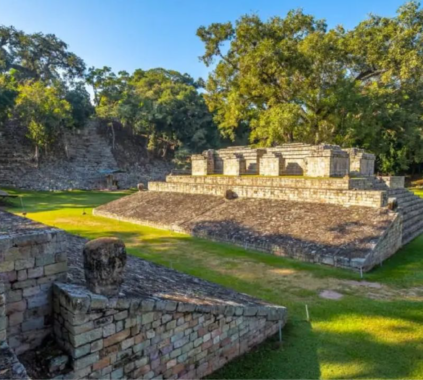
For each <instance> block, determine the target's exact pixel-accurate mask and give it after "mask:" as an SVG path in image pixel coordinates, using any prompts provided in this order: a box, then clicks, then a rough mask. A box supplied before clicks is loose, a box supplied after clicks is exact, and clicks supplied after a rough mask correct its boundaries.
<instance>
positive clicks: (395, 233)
mask: <svg viewBox="0 0 423 380" xmlns="http://www.w3.org/2000/svg"><path fill="white" fill-rule="evenodd" d="M402 236H403V218H402V216H401V215H400V214H397V215H396V218H395V219H394V221H393V222H392V224H391V225H390V226H389V228H387V229H386V230H385V231H384V233H383V235H382V236H381V237H380V238H379V240H378V242H377V244H376V246H375V248H374V250H373V251H372V254H371V255H368V256H367V257H366V258H365V260H363V264H361V267H362V268H363V270H364V271H367V270H370V269H371V268H373V267H374V266H375V265H378V264H381V263H382V262H383V261H385V260H386V259H387V258H389V257H391V256H392V255H393V254H394V253H395V252H397V251H398V249H400V248H401V246H402Z"/></svg>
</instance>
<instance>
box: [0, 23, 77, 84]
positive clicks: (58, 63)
mask: <svg viewBox="0 0 423 380" xmlns="http://www.w3.org/2000/svg"><path fill="white" fill-rule="evenodd" d="M11 69H15V70H16V71H17V73H18V74H19V77H20V79H21V80H26V79H36V80H42V81H44V82H51V81H54V80H58V79H74V78H76V77H82V76H83V74H84V71H85V64H84V62H83V60H82V59H81V58H79V57H78V56H76V55H75V54H74V53H71V52H69V51H68V45H67V44H66V43H65V42H63V41H62V40H60V39H59V38H57V37H56V36H55V35H54V34H43V33H34V34H26V33H24V32H22V31H20V30H16V29H15V28H14V27H13V26H10V27H6V26H0V73H1V72H8V71H9V70H11Z"/></svg>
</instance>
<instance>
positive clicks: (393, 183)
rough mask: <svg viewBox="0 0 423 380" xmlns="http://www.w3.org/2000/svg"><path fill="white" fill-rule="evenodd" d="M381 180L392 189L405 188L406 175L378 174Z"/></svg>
mask: <svg viewBox="0 0 423 380" xmlns="http://www.w3.org/2000/svg"><path fill="white" fill-rule="evenodd" d="M377 178H378V179H379V180H381V181H383V182H384V183H385V185H386V186H387V187H388V188H390V189H403V188H404V181H405V177H403V176H378V177H377Z"/></svg>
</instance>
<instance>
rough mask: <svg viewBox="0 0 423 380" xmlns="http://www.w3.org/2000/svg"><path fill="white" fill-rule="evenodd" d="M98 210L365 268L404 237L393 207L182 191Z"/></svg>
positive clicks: (266, 249)
mask: <svg viewBox="0 0 423 380" xmlns="http://www.w3.org/2000/svg"><path fill="white" fill-rule="evenodd" d="M94 214H95V215H99V216H105V217H110V218H114V219H117V220H122V221H129V222H133V223H138V224H141V225H149V226H152V227H157V228H165V229H171V230H174V231H179V232H185V233H188V234H191V235H194V236H200V237H205V238H210V239H213V240H218V241H227V242H231V243H233V244H237V245H240V246H243V247H246V248H252V249H257V250H261V251H264V252H269V253H273V254H275V255H281V256H288V257H292V258H297V259H300V260H304V261H308V262H315V263H322V264H328V265H333V266H338V267H343V268H348V269H353V270H363V271H367V270H370V269H371V268H372V267H373V266H375V265H377V264H379V263H381V262H382V261H383V260H385V259H386V258H387V257H389V256H390V255H392V254H393V253H395V251H396V250H397V249H398V248H399V247H400V246H401V236H402V235H401V234H402V221H401V218H400V217H399V216H398V214H397V213H394V212H390V211H389V210H388V209H386V208H372V207H357V206H351V207H342V206H339V205H333V204H318V203H311V202H289V201H283V200H272V199H251V198H238V199H235V200H226V199H224V197H222V196H213V195H204V194H183V193H178V192H157V191H143V192H138V193H135V194H133V195H130V196H128V197H124V198H121V199H118V200H116V201H114V202H111V203H109V204H106V205H103V206H100V207H98V208H97V209H95V210H94Z"/></svg>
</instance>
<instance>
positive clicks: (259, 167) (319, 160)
mask: <svg viewBox="0 0 423 380" xmlns="http://www.w3.org/2000/svg"><path fill="white" fill-rule="evenodd" d="M350 155H351V159H352V161H353V162H352V163H350ZM203 156H204V157H205V156H206V152H204V153H203ZM213 156H214V165H213V169H214V172H209V173H208V174H222V173H223V174H225V171H224V162H225V161H227V160H233V158H234V156H237V157H239V158H242V159H243V160H245V174H259V175H271V176H280V175H291V176H300V175H301V176H302V175H306V176H309V177H343V176H345V175H347V174H349V173H350V171H351V174H353V175H360V176H371V175H373V172H374V162H375V156H374V155H373V154H370V153H366V152H364V151H363V150H362V149H357V148H351V149H341V148H340V147H339V146H338V145H328V144H320V145H310V144H298V143H292V144H283V145H280V146H276V147H272V148H258V149H254V148H252V147H249V146H234V147H229V148H225V149H219V150H217V151H214V155H213ZM277 157H281V159H279V160H278V159H277ZM199 158H200V155H194V156H192V162H193V173H195V174H194V175H203V174H197V173H204V171H205V170H204V169H201V170H199V169H197V168H199V165H200V166H201V165H203V166H204V164H199V163H197V162H194V161H197V160H198V159H199ZM262 159H263V162H261V161H262ZM233 172H234V170H231V169H229V170H228V171H227V173H226V174H228V175H239V174H233Z"/></svg>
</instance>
